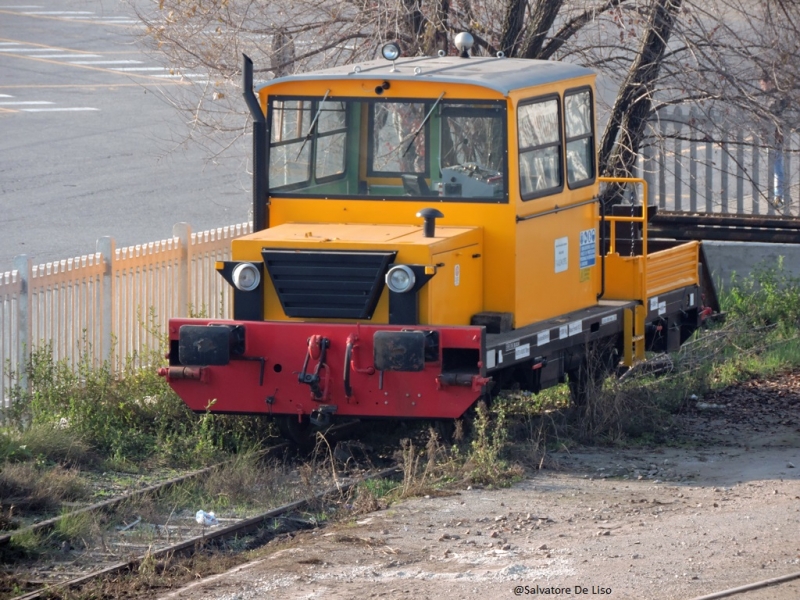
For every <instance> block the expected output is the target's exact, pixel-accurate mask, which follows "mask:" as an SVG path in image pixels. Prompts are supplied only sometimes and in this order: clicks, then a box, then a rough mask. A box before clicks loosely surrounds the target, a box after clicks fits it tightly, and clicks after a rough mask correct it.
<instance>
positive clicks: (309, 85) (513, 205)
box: [234, 75, 600, 327]
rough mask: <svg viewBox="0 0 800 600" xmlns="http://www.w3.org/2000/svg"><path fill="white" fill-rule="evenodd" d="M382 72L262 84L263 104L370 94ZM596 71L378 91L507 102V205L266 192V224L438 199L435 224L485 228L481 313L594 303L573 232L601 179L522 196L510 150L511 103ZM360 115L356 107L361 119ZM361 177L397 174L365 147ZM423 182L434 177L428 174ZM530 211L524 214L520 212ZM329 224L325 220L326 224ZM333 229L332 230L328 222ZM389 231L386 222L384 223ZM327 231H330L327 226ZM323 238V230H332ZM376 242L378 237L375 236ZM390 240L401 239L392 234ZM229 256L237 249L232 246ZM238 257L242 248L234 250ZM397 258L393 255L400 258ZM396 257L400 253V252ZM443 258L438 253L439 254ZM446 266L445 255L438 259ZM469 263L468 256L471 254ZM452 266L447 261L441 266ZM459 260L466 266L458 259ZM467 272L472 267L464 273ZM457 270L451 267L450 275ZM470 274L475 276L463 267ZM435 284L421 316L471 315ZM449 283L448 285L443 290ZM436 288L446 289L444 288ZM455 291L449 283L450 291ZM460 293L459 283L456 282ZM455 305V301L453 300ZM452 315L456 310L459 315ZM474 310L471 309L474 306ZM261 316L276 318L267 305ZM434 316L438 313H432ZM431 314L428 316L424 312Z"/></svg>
mask: <svg viewBox="0 0 800 600" xmlns="http://www.w3.org/2000/svg"><path fill="white" fill-rule="evenodd" d="M382 81H383V79H382V78H381V79H378V78H376V79H374V80H371V79H355V80H335V79H334V80H331V79H327V80H304V81H291V80H289V81H286V82H283V83H274V84H270V85H269V86H267V87H265V88H262V90H261V102H262V105H264V106H266V104H267V102H268V99H269V96H270V95H276V96H309V97H322V96H324V95H325V94H328V95H329V97H331V98H337V97H347V98H357V97H364V98H366V99H372V98H374V97H375V88H376V87H377V86H380V84H381V82H382ZM593 85H594V75H589V76H585V77H580V78H575V79H569V80H564V81H559V82H557V83H552V84H548V85H543V86H537V87H535V88H526V89H520V90H514V91H513V92H512V93H511V94H509V95H508V96H505V97H504V96H503V95H501V94H499V93H497V92H496V91H494V90H491V89H486V88H484V87H480V86H475V85H469V84H452V83H442V82H435V83H434V82H427V81H413V80H406V81H399V82H398V81H393V82H392V84H391V87H390V88H389V89H388V90H386V91H385V92H384V93H383V94H382V99H392V98H413V99H429V100H435V99H437V98H439V97H440V95H441V94H442V93H444V98H446V99H447V100H454V99H469V100H480V99H484V100H504V101H505V102H506V104H507V111H508V112H507V114H508V132H507V141H508V150H509V151H508V157H509V159H508V160H507V165H506V168H507V171H508V202H507V203H455V202H441V201H439V199H438V198H436V197H433V198H431V199H429V200H423V201H417V200H409V201H405V200H403V201H396V200H382V201H378V200H377V199H376V201H364V200H350V199H341V198H337V199H319V198H307V199H305V198H291V199H289V198H281V197H272V198H271V199H270V223H269V226H270V227H271V228H274V227H281V226H283V225H284V224H289V223H296V222H308V221H309V220H312V221H317V222H319V223H329V224H333V223H347V224H349V225H348V227H351V226H352V225H353V224H356V223H363V224H378V223H380V224H385V225H387V226H391V225H394V224H398V223H420V222H421V219H419V218H417V217H416V216H415V215H416V213H417V212H418V211H419V210H421V209H422V208H426V207H436V208H438V209H439V210H441V211H442V213H444V217H443V218H441V219H438V220H437V231H438V228H439V227H457V226H460V225H472V224H478V223H479V224H481V226H482V229H483V250H482V260H481V261H480V263H481V268H480V282H479V283H480V285H479V286H478V287H477V288H475V289H471V291H470V296H475V297H477V298H479V302H478V304H477V305H478V306H479V310H476V311H475V312H480V311H492V312H504V313H512V314H513V315H514V325H515V326H516V327H520V326H523V325H526V324H530V323H532V322H535V321H538V320H544V319H548V318H552V317H555V316H557V315H559V314H563V313H564V312H568V311H570V310H574V309H577V308H581V307H586V306H591V305H594V304H595V303H596V300H597V294H598V292H599V288H600V275H599V267H598V266H597V265H598V264H599V261H598V260H597V258H596V252H597V248H596V247H595V248H594V249H593V254H594V257H593V258H594V260H592V261H589V262H591V266H581V254H580V248H581V245H580V233H581V232H583V231H588V230H592V229H594V230H596V229H597V220H598V212H597V204H596V203H595V202H591V200H592V199H593V198H595V197H596V195H597V191H598V184H597V183H596V182H593V183H592V184H590V185H585V186H582V187H580V188H577V189H570V188H569V186H568V185H567V184H566V183H565V185H564V187H563V190H561V191H559V192H558V193H553V194H551V195H548V196H544V197H541V198H536V199H534V200H530V201H523V200H522V198H521V195H520V186H519V167H518V161H517V160H515V159H514V158H513V157H515V156H516V153H517V137H518V136H517V130H516V125H515V123H516V120H515V115H516V109H517V105H518V103H519V102H520V101H523V100H526V99H529V98H532V97H539V96H553V95H557V94H563V92H564V91H565V90H567V89H575V88H581V87H586V88H590V89H593ZM364 117H366V115H365V114H362V118H364ZM361 129H362V139H361V140H360V141H359V144H360V145H361V146H362V147H363V146H364V145H365V144H366V138H365V136H366V128H365V127H362V128H361ZM358 154H359V156H360V157H361V159H360V160H361V164H360V165H359V180H361V181H365V182H366V183H367V184H368V185H398V184H399V180H398V179H397V178H387V177H372V178H370V177H368V175H367V172H366V171H367V169H366V163H365V161H366V153H365V152H363V151H362V152H359V153H358ZM426 183H428V185H429V186H431V187H433V185H432V184H433V182H432V181H431V180H430V179H428V180H427V182H426ZM527 219H529V220H527ZM331 226H332V225H331ZM331 231H333V230H331ZM387 231H388V230H387ZM331 235H334V234H333V233H331ZM349 235H360V234H359V233H357V230H356V229H352V228H351V229H348V230H347V231H346V232H343V231H340V232H339V233H338V234H336V235H335V237H337V239H339V240H341V241H343V242H346V241H353V242H354V243H355V242H357V241H358V240H356V239H354V238H348V237H346V236H349ZM329 237H330V236H329ZM565 238H566V240H567V246H568V252H567V265H566V268H565V269H562V268H561V263H559V266H556V256H555V254H556V252H557V251H561V250H563V243H562V241H563V240H564V239H565ZM373 241H377V240H373ZM295 243H297V244H301V245H302V244H307V245H309V246H313V245H314V244H316V243H317V241H315V239H314V238H303V239H300V238H297V239H296V240H295ZM394 243H401V239H400V238H398V239H395V242H394ZM234 253H235V254H236V250H235V249H234ZM234 258H235V259H237V260H241V259H242V257H241V256H238V255H236V256H234ZM398 260H399V259H398ZM403 260H406V259H405V258H404V259H403ZM440 262H441V261H440ZM444 262H445V264H447V261H444ZM469 264H470V265H472V264H474V263H472V262H470V263H469ZM448 268H449V267H448ZM462 268H463V267H462ZM468 272H469V273H471V271H468ZM447 277H448V278H451V277H452V278H455V273H452V274H448V276H447ZM469 280H470V281H471V280H472V276H471V275H470V277H469ZM436 281H437V283H436V284H433V285H431V286H430V290H423V291H422V295H421V297H420V319H421V322H423V323H424V322H430V323H454V324H455V323H457V324H469V322H470V318H471V316H472V315H471V314H467V313H466V312H464V311H460V310H456V311H455V313H452V312H451V309H449V308H447V307H448V306H450V307H451V308H452V306H453V303H452V299H451V298H449V297H446V296H443V297H441V298H440V297H439V293H440V290H439V289H438V281H439V280H438V279H437V280H436ZM448 289H449V288H448ZM442 291H443V290H442ZM451 291H452V290H451ZM461 292H462V293H463V290H461ZM455 305H456V306H460V305H461V303H460V302H456V304H455ZM385 309H386V307H385V302H383V301H382V302H381V304H379V306H378V311H377V312H376V314H375V320H378V319H382V318H384V315H385V314H386V313H385ZM453 314H458V315H459V317H458V318H457V319H456V318H455V317H454V316H453ZM473 314H474V313H473ZM268 315H269V317H268V318H277V315H275V314H274V312H272V311H271V310H270V309H268ZM434 317H435V318H434ZM426 318H427V319H431V318H433V319H434V320H430V321H428V320H425V319H426Z"/></svg>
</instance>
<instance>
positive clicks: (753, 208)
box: [639, 107, 800, 216]
mask: <svg viewBox="0 0 800 600" xmlns="http://www.w3.org/2000/svg"><path fill="white" fill-rule="evenodd" d="M783 138H784V139H783V144H782V148H781V152H780V153H781V154H782V157H783V167H784V179H783V182H782V185H781V186H780V188H781V189H778V190H775V189H774V188H775V186H774V184H775V162H776V160H777V159H778V157H779V150H778V148H777V147H776V139H775V125H774V124H772V123H761V124H752V123H746V122H742V121H737V120H736V119H735V118H732V117H731V116H730V115H722V114H718V113H716V112H709V113H703V112H701V111H700V110H699V109H697V108H693V109H691V110H686V109H682V108H681V107H676V108H674V109H672V110H667V111H659V117H658V119H655V120H653V121H651V123H650V125H649V131H648V137H647V140H646V142H645V144H644V145H643V147H642V154H641V156H640V161H639V167H640V171H639V173H640V176H641V177H643V178H644V179H645V180H647V182H648V184H649V185H648V188H649V194H648V196H649V197H648V201H649V204H651V205H658V207H659V210H660V211H665V210H666V211H687V212H702V213H721V214H740V215H741V214H753V215H768V216H797V215H798V214H800V211H799V210H798V206H799V205H800V168H798V166H800V164H799V163H800V161H799V160H798V159H800V134H798V132H797V131H792V130H791V129H790V128H788V127H787V128H785V131H784V134H783ZM776 192H777V193H776ZM776 196H777V197H779V200H778V201H776Z"/></svg>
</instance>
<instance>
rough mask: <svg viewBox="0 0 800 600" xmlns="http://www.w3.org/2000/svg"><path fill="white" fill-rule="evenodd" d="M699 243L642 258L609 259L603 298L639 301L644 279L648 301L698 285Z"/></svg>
mask: <svg viewBox="0 0 800 600" xmlns="http://www.w3.org/2000/svg"><path fill="white" fill-rule="evenodd" d="M699 253H700V243H699V242H687V243H685V244H680V245H679V246H675V247H674V248H668V249H666V250H660V251H658V252H653V253H651V254H648V255H647V256H646V257H642V256H620V255H619V254H616V253H615V254H609V255H608V256H606V259H605V261H606V267H605V268H606V289H605V294H604V295H603V297H604V298H607V299H609V300H628V299H631V298H638V297H639V296H640V294H641V290H642V281H643V280H644V285H645V287H644V290H645V298H652V297H654V296H658V295H659V294H663V293H665V292H668V291H671V290H675V289H678V288H681V287H685V286H688V285H699V283H700V278H699V274H698V268H697V265H698V260H699Z"/></svg>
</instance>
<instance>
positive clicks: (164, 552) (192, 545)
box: [12, 466, 400, 600]
mask: <svg viewBox="0 0 800 600" xmlns="http://www.w3.org/2000/svg"><path fill="white" fill-rule="evenodd" d="M399 472H400V467H398V466H393V467H389V468H387V469H383V470H382V471H378V472H377V473H372V474H370V475H366V476H364V477H360V478H358V479H354V480H352V481H348V482H347V483H344V484H342V485H337V486H335V487H332V488H329V489H327V490H324V491H322V492H318V493H316V494H313V495H311V496H308V497H307V498H302V499H300V500H295V501H294V502H290V503H288V504H284V505H283V506H279V507H278V508H273V509H271V510H268V511H267V512H264V513H261V514H260V515H257V516H255V517H250V518H248V519H242V520H241V521H239V522H237V523H234V524H233V525H228V526H227V527H221V528H220V529H215V530H213V531H209V532H207V533H206V532H204V533H203V535H199V536H195V537H193V538H190V539H188V540H184V541H183V542H179V543H177V544H173V545H172V546H167V547H165V548H161V549H159V550H155V551H153V552H150V553H148V554H146V555H143V556H137V557H136V558H132V559H130V560H128V561H122V562H119V563H116V564H113V565H110V566H108V567H105V568H103V569H100V570H98V571H94V572H92V573H88V574H86V575H82V576H81V577H76V578H75V579H70V580H68V581H62V582H59V583H55V584H52V585H46V586H44V587H42V588H41V589H38V590H34V591H32V592H28V593H27V594H23V595H21V596H15V597H14V598H12V600H35V599H36V598H42V597H43V596H44V595H46V594H49V593H51V592H53V591H56V590H59V589H74V588H77V587H80V586H82V585H84V584H86V583H88V582H89V581H92V580H93V579H98V578H101V577H105V576H108V575H114V574H117V573H120V572H123V571H130V570H132V569H134V568H136V567H137V566H139V565H140V564H142V562H143V561H144V560H146V559H147V560H151V559H158V558H163V557H166V556H174V555H176V554H184V555H190V554H193V553H194V552H196V551H197V550H199V549H200V548H203V547H204V546H205V545H206V544H207V543H208V542H211V541H216V540H221V539H224V538H226V537H230V536H233V535H246V534H248V533H252V532H253V531H256V530H258V529H259V528H260V527H261V526H262V525H263V523H264V521H266V520H268V519H275V518H277V517H280V516H282V515H284V514H285V513H289V512H292V511H295V510H299V509H301V508H303V507H305V506H306V505H308V504H311V503H313V502H315V501H318V500H323V499H325V498H327V497H330V496H334V495H337V494H342V493H344V492H347V491H349V490H350V489H352V488H353V487H354V486H356V485H358V484H359V483H363V482H364V481H370V480H372V479H382V478H385V477H389V476H390V475H394V474H396V473H399Z"/></svg>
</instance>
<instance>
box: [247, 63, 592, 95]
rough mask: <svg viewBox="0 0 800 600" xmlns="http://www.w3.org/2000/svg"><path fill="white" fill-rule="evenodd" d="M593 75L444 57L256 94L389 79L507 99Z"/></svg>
mask: <svg viewBox="0 0 800 600" xmlns="http://www.w3.org/2000/svg"><path fill="white" fill-rule="evenodd" d="M590 75H594V71H592V70H591V69H588V68H586V67H581V66H579V65H575V64H572V63H566V62H557V61H549V60H533V59H521V58H494V57H473V58H470V59H464V58H458V57H452V56H446V57H413V58H401V59H398V60H397V61H395V63H394V64H393V63H391V62H389V61H386V60H371V61H365V62H362V63H356V64H352V65H342V66H338V67H332V68H329V69H320V70H316V71H309V72H307V73H299V74H296V75H288V76H286V77H278V78H275V79H271V80H269V81H266V82H263V83H261V84H259V85H258V86H257V87H256V90H257V91H261V90H262V89H264V88H268V87H272V86H273V85H278V84H281V83H286V82H289V81H333V80H344V79H359V80H364V79H388V80H390V81H428V82H430V83H446V84H453V83H458V84H466V85H474V86H478V87H483V88H487V89H491V90H493V91H495V92H498V93H500V94H502V95H503V96H508V95H509V94H510V93H511V92H512V91H514V90H518V89H524V88H529V87H534V86H537V85H546V84H550V83H555V82H557V81H561V80H564V79H574V78H577V77H587V76H590Z"/></svg>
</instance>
